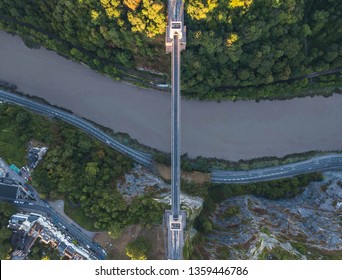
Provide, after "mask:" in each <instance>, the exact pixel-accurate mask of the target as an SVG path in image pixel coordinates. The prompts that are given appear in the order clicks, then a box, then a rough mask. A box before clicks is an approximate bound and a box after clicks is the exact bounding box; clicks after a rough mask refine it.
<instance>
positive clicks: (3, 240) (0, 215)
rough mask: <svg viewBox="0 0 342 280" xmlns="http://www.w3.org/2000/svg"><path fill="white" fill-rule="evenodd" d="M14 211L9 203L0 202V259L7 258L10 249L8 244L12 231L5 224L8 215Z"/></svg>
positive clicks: (8, 217)
mask: <svg viewBox="0 0 342 280" xmlns="http://www.w3.org/2000/svg"><path fill="white" fill-rule="evenodd" d="M15 212H16V211H15V208H14V207H13V206H12V205H11V204H9V203H7V202H0V260H5V259H8V258H9V253H10V252H11V250H12V247H11V245H10V237H11V234H12V231H11V230H9V229H8V228H7V226H8V221H9V219H10V217H11V216H12V215H13V214H14V213H15Z"/></svg>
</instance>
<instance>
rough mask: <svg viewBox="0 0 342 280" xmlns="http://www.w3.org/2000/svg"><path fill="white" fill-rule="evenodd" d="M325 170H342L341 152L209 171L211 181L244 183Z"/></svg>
mask: <svg viewBox="0 0 342 280" xmlns="http://www.w3.org/2000/svg"><path fill="white" fill-rule="evenodd" d="M326 170H342V154H331V155H324V156H320V157H313V158H311V159H309V160H306V161H301V162H297V163H292V164H286V165H280V166H275V167H269V168H263V169H255V170H249V171H220V170H213V171H212V172H211V181H212V182H213V183H226V184H246V183H253V182H261V181H269V180H275V179H282V178H289V177H293V176H296V175H300V174H305V173H311V172H315V171H326Z"/></svg>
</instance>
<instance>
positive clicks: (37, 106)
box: [0, 90, 152, 167]
mask: <svg viewBox="0 0 342 280" xmlns="http://www.w3.org/2000/svg"><path fill="white" fill-rule="evenodd" d="M0 100H3V101H6V102H9V103H13V104H16V105H20V106H22V107H25V108H27V109H29V110H32V111H35V112H37V113H39V114H43V115H47V116H50V117H55V118H58V119H61V120H63V121H65V122H68V123H70V124H71V125H74V126H76V127H78V128H80V129H82V130H83V131H85V132H86V133H88V134H90V135H92V136H93V137H95V138H97V139H98V140H100V141H102V142H103V143H105V144H106V145H108V146H110V147H112V148H113V149H115V150H117V151H119V152H121V153H123V154H124V155H126V156H128V157H130V158H131V159H133V160H135V161H136V162H138V163H140V164H142V165H145V166H147V167H151V166H152V156H151V155H150V154H147V153H143V152H138V151H136V150H134V149H132V148H130V147H127V146H125V145H123V144H121V143H120V142H118V141H116V140H114V139H113V138H111V137H110V136H109V135H107V134H106V133H104V132H103V131H102V130H100V129H99V128H97V127H95V126H94V125H92V124H91V123H90V122H88V121H85V120H84V119H82V118H80V117H77V116H75V115H73V114H71V113H68V112H65V111H63V110H60V109H57V108H55V107H53V106H49V105H45V104H42V103H39V102H36V101H33V100H31V99H29V98H26V97H23V96H19V95H17V94H14V93H9V92H6V91H4V90H0Z"/></svg>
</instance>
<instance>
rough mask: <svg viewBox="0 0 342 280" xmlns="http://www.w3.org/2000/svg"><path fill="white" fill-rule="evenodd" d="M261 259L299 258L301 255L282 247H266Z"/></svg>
mask: <svg viewBox="0 0 342 280" xmlns="http://www.w3.org/2000/svg"><path fill="white" fill-rule="evenodd" d="M259 259H260V260H298V259H300V258H299V256H297V255H295V254H292V253H290V252H288V251H286V250H284V249H283V248H281V247H273V248H272V249H264V250H263V251H262V253H261V255H260V256H259Z"/></svg>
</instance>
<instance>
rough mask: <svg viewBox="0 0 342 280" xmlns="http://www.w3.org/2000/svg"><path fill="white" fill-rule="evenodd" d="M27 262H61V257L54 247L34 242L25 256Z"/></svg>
mask: <svg viewBox="0 0 342 280" xmlns="http://www.w3.org/2000/svg"><path fill="white" fill-rule="evenodd" d="M27 259H29V260H61V259H63V257H61V256H60V254H59V252H58V250H57V248H56V247H54V248H53V247H51V246H50V245H47V244H44V243H42V242H40V241H38V240H37V241H36V242H35V244H34V245H33V246H32V248H31V251H30V253H29V254H28V255H27Z"/></svg>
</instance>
